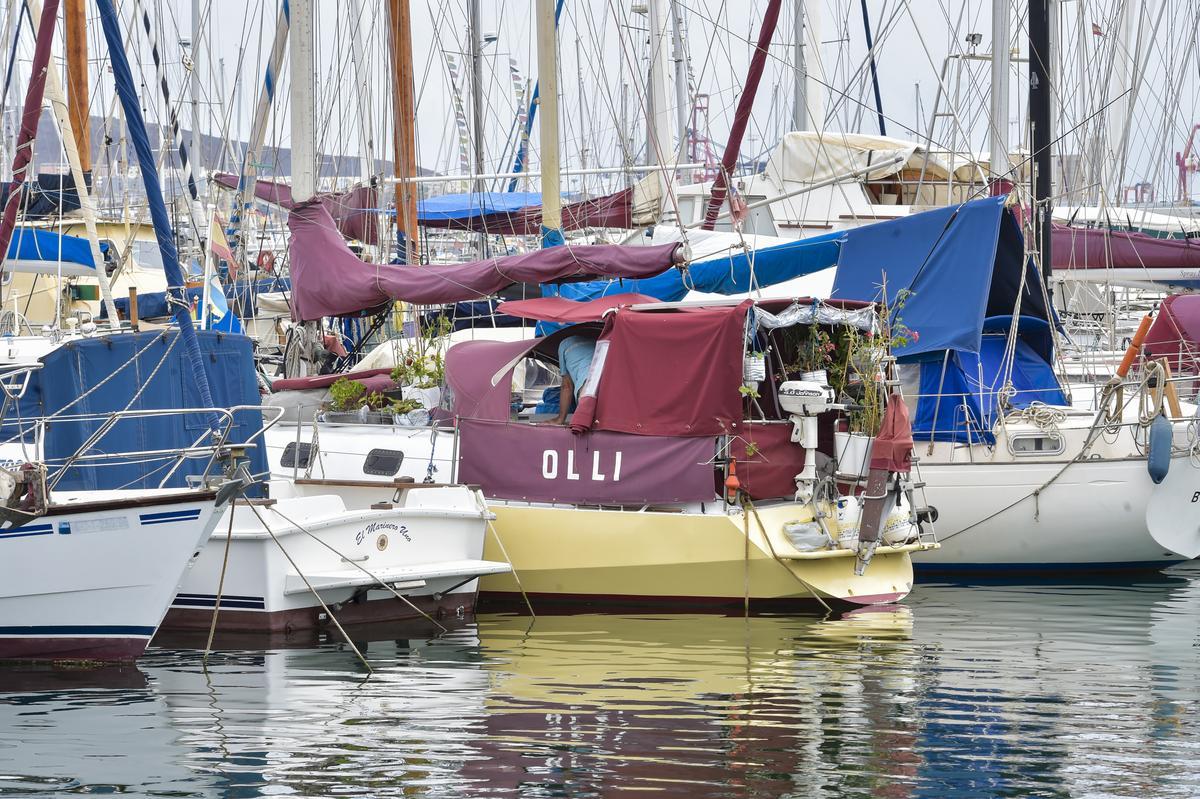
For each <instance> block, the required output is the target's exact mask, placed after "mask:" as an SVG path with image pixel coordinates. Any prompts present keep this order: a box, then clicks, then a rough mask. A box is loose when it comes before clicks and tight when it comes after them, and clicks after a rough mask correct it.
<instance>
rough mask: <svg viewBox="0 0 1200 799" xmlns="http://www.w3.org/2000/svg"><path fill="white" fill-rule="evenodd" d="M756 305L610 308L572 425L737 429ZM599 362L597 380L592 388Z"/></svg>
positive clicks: (707, 432) (652, 430) (708, 432)
mask: <svg viewBox="0 0 1200 799" xmlns="http://www.w3.org/2000/svg"><path fill="white" fill-rule="evenodd" d="M753 304H754V303H753V302H752V301H750V300H746V301H745V302H742V303H740V304H738V305H735V306H730V307H727V308H698V309H694V310H693V309H688V310H684V311H668V312H665V313H660V312H656V311H633V310H619V311H617V312H616V313H615V314H611V315H610V316H609V317H608V321H607V323H606V325H605V328H604V332H603V333H602V334H601V336H600V341H599V342H598V343H597V345H596V355H595V358H594V359H593V361H592V369H593V375H592V377H590V378H589V380H588V384H585V387H584V392H583V393H582V394H581V395H580V401H579V407H578V408H577V409H576V410H575V413H574V414H572V416H571V429H572V430H575V431H577V432H583V431H585V430H590V429H595V430H611V431H615V432H622V433H637V434H638V435H647V436H649V435H659V436H712V435H722V434H725V433H736V432H738V431H739V430H740V429H741V421H742V394H741V393H740V392H739V391H738V389H739V388H740V387H741V385H742V354H743V351H744V341H745V332H746V313H747V311H748V310H749V308H750V306H751V305H753ZM596 369H599V370H600V372H599V382H598V383H596V390H595V394H594V395H590V394H589V393H588V391H589V386H590V384H591V383H592V382H593V379H594V378H595V370H596Z"/></svg>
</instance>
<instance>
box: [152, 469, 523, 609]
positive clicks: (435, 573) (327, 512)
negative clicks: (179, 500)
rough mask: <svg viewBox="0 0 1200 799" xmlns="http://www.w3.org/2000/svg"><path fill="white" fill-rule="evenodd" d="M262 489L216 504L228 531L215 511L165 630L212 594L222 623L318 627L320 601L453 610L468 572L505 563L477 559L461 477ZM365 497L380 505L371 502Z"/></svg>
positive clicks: (470, 577) (461, 604) (477, 525)
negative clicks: (261, 493)
mask: <svg viewBox="0 0 1200 799" xmlns="http://www.w3.org/2000/svg"><path fill="white" fill-rule="evenodd" d="M349 482H350V481H346V483H349ZM397 493H399V494H400V499H399V501H398V502H396V503H395V504H394V505H393V503H392V500H393V499H394V498H395V495H396V494H397ZM271 494H272V497H273V499H272V500H270V501H268V502H265V503H261V504H257V505H253V506H251V505H248V504H246V503H245V502H244V501H239V502H238V503H236V504H235V505H234V506H233V507H232V508H231V509H230V510H229V511H227V512H226V513H227V514H228V513H232V514H233V528H232V535H230V534H229V517H228V515H225V516H223V517H222V518H221V520H220V521H219V523H218V524H217V526H216V531H215V533H214V535H213V537H212V539H211V540H210V541H209V543H208V545H207V546H206V547H205V548H204V550H203V551H202V552H201V553H200V555H199V557H198V558H197V559H196V561H195V563H194V564H193V565H192V568H191V569H189V571H188V573H187V575H186V576H185V578H184V581H183V584H182V586H181V587H180V591H179V594H178V596H176V598H175V600H174V602H173V604H172V606H171V612H170V614H168V616H167V619H166V621H165V622H164V625H163V626H164V628H165V629H208V627H209V625H210V624H211V621H212V615H213V608H214V607H216V606H217V603H218V593H219V594H220V600H219V606H220V611H219V613H218V616H217V618H218V629H220V630H224V631H292V630H300V629H310V628H315V627H319V626H323V625H325V624H328V623H330V622H329V619H328V618H327V616H326V613H325V609H324V608H323V607H322V602H324V604H325V606H326V607H328V608H329V609H330V610H331V611H332V612H333V613H334V615H335V616H336V617H337V619H338V621H340V622H341V623H343V624H346V623H358V622H377V621H390V620H395V619H401V618H411V617H414V616H420V613H421V612H423V613H430V612H438V613H445V612H451V613H455V614H463V613H466V612H469V611H470V610H472V609H473V607H474V599H475V594H476V584H477V579H476V578H477V577H478V576H479V575H482V574H494V573H499V572H504V571H508V565H507V564H504V563H493V562H486V561H483V560H481V558H482V556H483V545H484V536H485V534H486V532H487V524H488V520H489V519H490V518H491V515H490V514H489V513H488V512H487V510H486V508H485V507H484V506H483V504H482V502H481V501H479V500H478V499H477V498H476V494H475V493H474V492H473V491H471V490H470V489H468V488H466V487H463V486H438V487H425V486H420V485H417V486H413V487H409V488H406V489H403V490H401V491H399V492H398V491H397V487H396V486H395V485H393V484H391V483H390V482H382V481H379V482H377V483H376V484H375V486H373V487H372V486H369V485H366V484H365V483H364V484H362V485H346V484H344V485H340V486H331V485H329V484H324V485H311V486H309V485H303V484H301V485H295V484H293V483H291V482H290V481H275V482H273V483H272V484H271ZM377 503H383V504H386V505H387V507H379V506H376V507H372V506H373V505H377ZM256 511H257V513H256ZM259 515H261V519H262V520H261V521H260V518H259ZM263 522H265V523H266V527H264V524H263ZM268 527H269V529H270V532H268V529H267V528H268ZM272 533H273V534H274V538H272V535H271V534H272ZM227 544H228V561H226V545H227ZM285 553H286V554H285ZM222 572H224V579H223V581H222ZM385 585H386V586H391V587H392V588H393V589H394V590H395V592H396V593H399V594H400V595H402V596H403V597H404V598H405V599H404V600H402V599H399V598H397V597H396V594H395V593H393V592H392V591H390V590H387V589H386V588H384V587H383V586H385ZM314 592H315V593H314ZM317 595H319V597H320V599H319V600H318V598H317ZM405 600H407V602H406V601H405ZM410 603H411V604H410ZM414 606H415V607H416V608H420V612H418V611H417V610H415V609H414Z"/></svg>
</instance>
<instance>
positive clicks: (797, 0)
mask: <svg viewBox="0 0 1200 799" xmlns="http://www.w3.org/2000/svg"><path fill="white" fill-rule="evenodd" d="M804 2H805V0H794V5H795V17H794V20H793V21H794V23H795V31H794V33H793V37H794V39H795V41H794V42H793V43H792V48H793V55H792V58H793V60H794V61H795V63H794V64H793V65H792V130H808V99H807V97H806V95H807V93H808V92H807V89H808V86H807V85H806V84H807V83H808V66H807V64H805V62H804ZM997 2H999V0H997Z"/></svg>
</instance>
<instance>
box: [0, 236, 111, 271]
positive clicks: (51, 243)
mask: <svg viewBox="0 0 1200 799" xmlns="http://www.w3.org/2000/svg"><path fill="white" fill-rule="evenodd" d="M107 251H108V243H107V242H101V244H100V252H102V253H104V252H107ZM8 258H9V260H15V261H59V260H61V261H63V262H65V263H72V264H81V265H83V266H90V267H92V268H93V269H94V268H95V267H96V264H95V263H93V261H92V250H91V247H89V246H88V242H87V239H84V238H80V237H78V236H65V235H62V234H60V233H55V232H54V231H53V230H41V229H39V228H31V227H19V228H17V229H16V230H14V231H13V237H12V242H10V243H9V245H8Z"/></svg>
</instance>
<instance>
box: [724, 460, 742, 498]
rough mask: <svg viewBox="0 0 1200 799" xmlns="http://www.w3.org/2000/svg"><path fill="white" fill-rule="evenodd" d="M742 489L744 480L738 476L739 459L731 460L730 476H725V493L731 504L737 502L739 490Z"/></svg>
mask: <svg viewBox="0 0 1200 799" xmlns="http://www.w3.org/2000/svg"><path fill="white" fill-rule="evenodd" d="M741 490H742V481H741V480H739V479H738V476H737V461H736V460H731V461H730V462H729V476H728V477H726V478H725V494H726V496H727V497H728V499H729V502H730V504H732V503H734V502H737V495H738V491H741Z"/></svg>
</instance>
